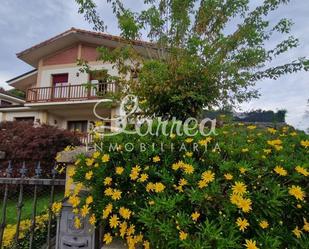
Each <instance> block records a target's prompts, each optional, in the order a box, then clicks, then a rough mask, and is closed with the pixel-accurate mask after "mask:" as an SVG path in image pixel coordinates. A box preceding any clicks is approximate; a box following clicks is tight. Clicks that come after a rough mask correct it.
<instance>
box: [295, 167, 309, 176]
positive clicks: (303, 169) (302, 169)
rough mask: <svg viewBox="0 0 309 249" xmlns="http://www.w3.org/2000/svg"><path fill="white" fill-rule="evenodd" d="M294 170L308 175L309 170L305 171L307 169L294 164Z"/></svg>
mask: <svg viewBox="0 0 309 249" xmlns="http://www.w3.org/2000/svg"><path fill="white" fill-rule="evenodd" d="M295 170H296V171H297V172H298V173H299V174H302V175H304V176H309V172H308V171H307V169H305V168H303V167H301V166H296V168H295Z"/></svg>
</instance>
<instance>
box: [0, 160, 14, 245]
mask: <svg viewBox="0 0 309 249" xmlns="http://www.w3.org/2000/svg"><path fill="white" fill-rule="evenodd" d="M6 173H7V174H6V176H7V177H10V176H11V174H12V165H11V162H9V166H8V168H7V170H6ZM8 190H9V185H8V184H5V189H4V197H3V206H2V215H1V216H2V218H1V225H0V248H2V241H3V234H4V229H5V226H6V205H7V200H8Z"/></svg>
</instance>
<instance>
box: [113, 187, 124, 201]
mask: <svg viewBox="0 0 309 249" xmlns="http://www.w3.org/2000/svg"><path fill="white" fill-rule="evenodd" d="M121 193H122V192H121V191H120V190H118V189H115V190H114V191H113V194H112V199H113V200H115V201H117V200H120V199H121Z"/></svg>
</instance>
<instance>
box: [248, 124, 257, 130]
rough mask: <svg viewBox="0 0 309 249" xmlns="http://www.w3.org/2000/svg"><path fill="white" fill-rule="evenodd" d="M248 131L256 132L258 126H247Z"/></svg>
mask: <svg viewBox="0 0 309 249" xmlns="http://www.w3.org/2000/svg"><path fill="white" fill-rule="evenodd" d="M247 129H248V130H254V129H256V126H255V125H249V126H247Z"/></svg>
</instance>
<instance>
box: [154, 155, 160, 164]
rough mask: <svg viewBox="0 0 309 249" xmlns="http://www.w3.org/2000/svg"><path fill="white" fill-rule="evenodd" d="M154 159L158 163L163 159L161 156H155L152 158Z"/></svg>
mask: <svg viewBox="0 0 309 249" xmlns="http://www.w3.org/2000/svg"><path fill="white" fill-rule="evenodd" d="M152 161H153V162H154V163H157V162H160V161H161V159H160V157H159V156H155V157H153V158H152Z"/></svg>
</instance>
